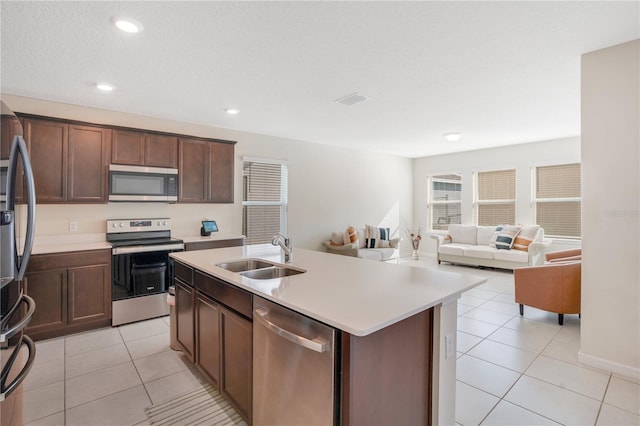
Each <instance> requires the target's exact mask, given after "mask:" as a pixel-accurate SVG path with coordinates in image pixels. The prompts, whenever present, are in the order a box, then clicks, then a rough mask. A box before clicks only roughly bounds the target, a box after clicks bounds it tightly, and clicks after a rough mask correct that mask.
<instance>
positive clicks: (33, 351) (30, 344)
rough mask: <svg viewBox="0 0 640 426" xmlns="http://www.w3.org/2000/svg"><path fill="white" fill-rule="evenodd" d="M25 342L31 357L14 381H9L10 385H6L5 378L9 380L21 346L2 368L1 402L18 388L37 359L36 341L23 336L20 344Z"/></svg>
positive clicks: (0, 382)
mask: <svg viewBox="0 0 640 426" xmlns="http://www.w3.org/2000/svg"><path fill="white" fill-rule="evenodd" d="M23 343H24V344H25V345H27V348H28V349H29V359H28V360H27V362H26V364H25V365H24V367H22V370H21V371H20V373H18V375H17V376H16V378H15V379H13V381H12V382H11V383H9V385H8V386H5V384H4V382H5V380H7V377H8V376H9V370H11V367H12V366H13V363H14V362H15V360H16V358H17V356H18V354H19V353H20V348H17V350H15V351H14V352H13V353H12V354H11V357H10V358H9V359H8V360H7V363H6V364H5V365H4V368H3V370H2V377H1V378H0V402H2V401H4V400H5V398H6V397H7V396H9V394H10V393H11V392H13V390H14V389H15V388H17V387H18V386H19V385H20V383H22V381H23V380H24V379H25V377H27V374H29V370H31V367H33V362H34V361H35V359H36V345H35V343H33V340H31V338H30V337H29V336H22V340H21V341H20V345H19V346H22V344H23Z"/></svg>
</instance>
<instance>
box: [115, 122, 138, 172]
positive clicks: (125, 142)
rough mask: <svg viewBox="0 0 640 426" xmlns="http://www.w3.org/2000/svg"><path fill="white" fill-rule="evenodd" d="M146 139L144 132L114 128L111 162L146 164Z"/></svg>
mask: <svg viewBox="0 0 640 426" xmlns="http://www.w3.org/2000/svg"><path fill="white" fill-rule="evenodd" d="M144 139H145V134H144V133H142V132H130V131H126V130H114V131H113V136H112V138H111V162H112V163H114V164H130V165H136V166H141V165H143V164H144Z"/></svg>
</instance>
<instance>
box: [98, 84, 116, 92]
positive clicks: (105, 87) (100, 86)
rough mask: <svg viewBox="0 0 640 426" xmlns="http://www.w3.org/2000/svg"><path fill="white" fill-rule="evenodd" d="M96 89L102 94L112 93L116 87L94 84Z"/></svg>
mask: <svg viewBox="0 0 640 426" xmlns="http://www.w3.org/2000/svg"><path fill="white" fill-rule="evenodd" d="M96 87H97V88H98V90H102V91H103V92H113V91H114V90H115V88H116V86H114V85H113V84H109V83H96Z"/></svg>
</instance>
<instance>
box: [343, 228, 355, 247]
mask: <svg viewBox="0 0 640 426" xmlns="http://www.w3.org/2000/svg"><path fill="white" fill-rule="evenodd" d="M356 241H358V234H357V233H356V228H354V227H353V226H349V227H348V228H347V231H346V232H345V233H344V242H345V244H352V243H355V242H356Z"/></svg>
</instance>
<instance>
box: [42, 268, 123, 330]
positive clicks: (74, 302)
mask: <svg viewBox="0 0 640 426" xmlns="http://www.w3.org/2000/svg"><path fill="white" fill-rule="evenodd" d="M67 279H68V283H67V292H68V293H67V297H68V306H69V316H68V324H69V325H73V324H78V323H83V322H91V321H98V320H105V319H110V318H111V268H110V267H109V265H94V266H83V267H78V268H69V270H68V278H67ZM36 306H37V305H36Z"/></svg>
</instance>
